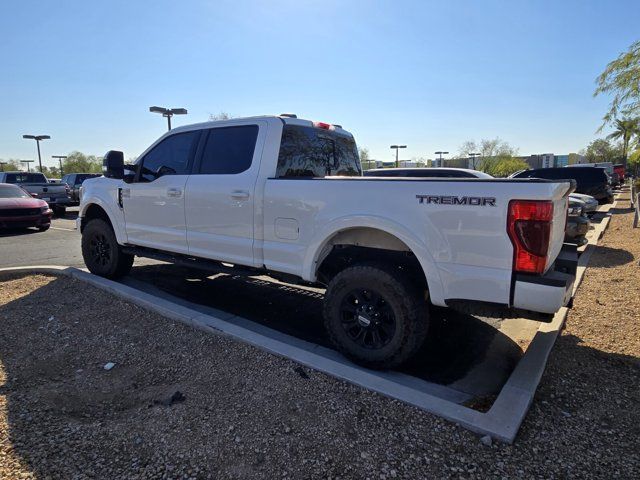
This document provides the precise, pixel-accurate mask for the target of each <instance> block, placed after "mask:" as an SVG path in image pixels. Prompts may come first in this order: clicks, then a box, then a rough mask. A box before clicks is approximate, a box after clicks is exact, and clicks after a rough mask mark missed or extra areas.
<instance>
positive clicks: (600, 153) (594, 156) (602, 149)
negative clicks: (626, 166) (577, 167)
mask: <svg viewBox="0 0 640 480" xmlns="http://www.w3.org/2000/svg"><path fill="white" fill-rule="evenodd" d="M584 155H585V157H587V160H588V161H589V162H590V163H593V162H614V163H615V162H617V161H618V159H620V158H622V146H621V145H619V144H618V145H615V144H613V143H611V142H610V141H609V140H607V139H606V138H598V139H596V140H594V141H593V142H591V143H590V144H589V145H588V146H587V149H586V151H585V153H584Z"/></svg>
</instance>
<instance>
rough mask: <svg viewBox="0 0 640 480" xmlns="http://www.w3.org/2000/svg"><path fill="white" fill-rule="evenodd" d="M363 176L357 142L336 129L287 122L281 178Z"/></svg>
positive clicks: (281, 146) (284, 131)
mask: <svg viewBox="0 0 640 480" xmlns="http://www.w3.org/2000/svg"><path fill="white" fill-rule="evenodd" d="M330 175H338V176H361V175H362V169H361V167H360V158H359V157H358V149H357V147H356V142H355V140H354V139H353V137H352V136H350V135H345V134H342V133H337V132H335V131H334V130H325V129H321V128H316V127H311V126H303V125H291V124H285V126H284V128H283V130H282V140H281V142H280V153H279V155H278V167H277V170H276V177H277V178H301V177H302V178H305V177H306V178H322V177H326V176H330Z"/></svg>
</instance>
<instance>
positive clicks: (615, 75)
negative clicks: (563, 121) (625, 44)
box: [593, 40, 640, 129]
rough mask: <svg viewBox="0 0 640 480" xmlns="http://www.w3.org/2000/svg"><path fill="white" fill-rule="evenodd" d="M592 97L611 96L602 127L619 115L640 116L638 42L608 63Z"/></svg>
mask: <svg viewBox="0 0 640 480" xmlns="http://www.w3.org/2000/svg"><path fill="white" fill-rule="evenodd" d="M596 83H597V85H598V86H597V88H596V90H595V92H594V93H593V95H594V96H598V95H600V94H605V93H606V94H611V95H613V99H612V100H611V104H610V105H609V111H608V112H607V113H606V115H605V116H604V117H603V121H604V123H603V125H602V126H601V127H600V128H601V129H602V127H603V126H604V125H606V124H608V123H611V122H613V121H614V120H615V119H616V118H617V117H618V116H619V115H622V116H623V117H637V116H639V115H640V40H639V41H636V42H634V43H633V44H631V46H630V47H629V49H628V50H627V51H626V52H623V53H621V54H620V55H619V56H618V58H616V59H615V60H613V61H611V62H609V64H607V68H605V70H604V72H602V73H601V74H600V75H599V76H598V78H597V79H596Z"/></svg>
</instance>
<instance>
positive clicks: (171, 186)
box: [121, 130, 200, 253]
mask: <svg viewBox="0 0 640 480" xmlns="http://www.w3.org/2000/svg"><path fill="white" fill-rule="evenodd" d="M199 138H200V130H193V131H189V132H182V133H176V134H173V135H170V136H168V137H165V138H164V139H163V140H161V141H160V142H159V143H158V144H156V145H155V146H154V147H153V148H152V149H151V150H149V151H148V152H147V153H146V154H145V155H144V156H143V157H142V158H141V159H140V160H139V161H138V162H137V163H138V171H137V173H136V176H135V179H134V181H133V182H132V183H129V184H124V185H123V187H122V192H121V197H122V208H123V210H124V218H125V229H126V232H127V241H128V243H131V244H134V245H140V246H146V247H153V248H157V249H161V250H167V251H171V252H177V253H187V251H188V248H187V231H186V224H185V213H184V199H185V185H186V183H187V178H188V177H189V173H190V169H191V165H192V164H193V158H194V155H195V150H196V148H197V145H198V140H199Z"/></svg>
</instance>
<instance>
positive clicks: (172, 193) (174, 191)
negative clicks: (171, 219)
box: [167, 188, 182, 197]
mask: <svg viewBox="0 0 640 480" xmlns="http://www.w3.org/2000/svg"><path fill="white" fill-rule="evenodd" d="M181 196H182V190H181V189H179V188H168V189H167V197H181Z"/></svg>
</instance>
